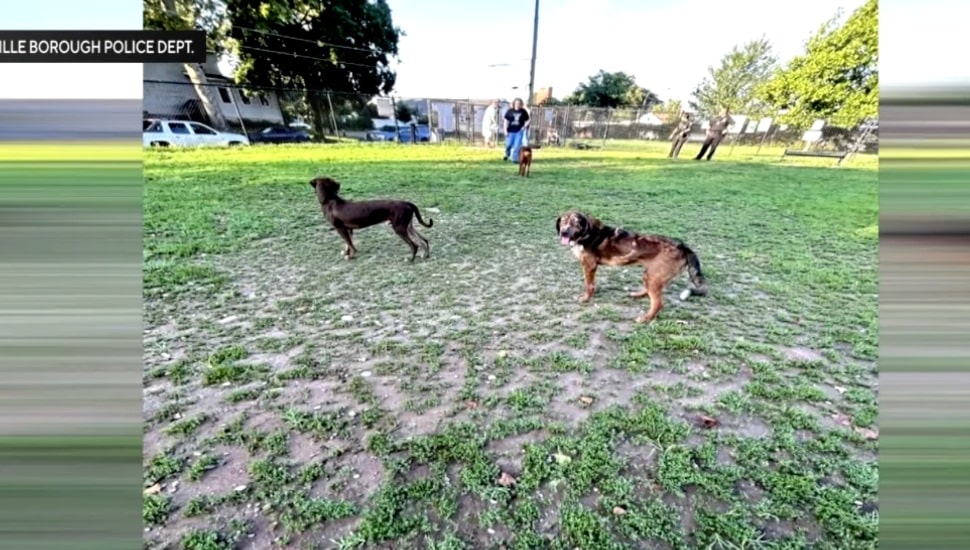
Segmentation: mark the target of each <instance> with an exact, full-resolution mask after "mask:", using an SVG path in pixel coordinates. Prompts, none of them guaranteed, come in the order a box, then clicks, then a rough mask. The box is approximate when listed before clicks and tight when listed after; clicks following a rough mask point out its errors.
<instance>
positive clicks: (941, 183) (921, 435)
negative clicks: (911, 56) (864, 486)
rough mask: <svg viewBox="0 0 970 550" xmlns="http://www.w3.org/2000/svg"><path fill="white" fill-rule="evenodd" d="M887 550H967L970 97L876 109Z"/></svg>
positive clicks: (939, 94) (890, 94)
mask: <svg viewBox="0 0 970 550" xmlns="http://www.w3.org/2000/svg"><path fill="white" fill-rule="evenodd" d="M879 184H880V185H879V195H880V196H879V201H880V202H879V209H880V210H879V216H880V251H879V255H880V257H879V260H880V263H879V269H880V294H881V299H880V310H879V324H880V363H879V364H880V368H881V371H882V372H881V375H880V386H881V388H880V389H881V392H880V426H881V438H880V503H881V516H880V531H881V533H880V542H881V544H880V547H882V548H965V547H967V545H968V544H970V542H968V541H970V521H968V519H970V518H968V512H970V471H968V470H970V469H968V468H967V466H966V464H967V457H968V455H970V453H968V451H970V437H967V436H968V435H970V421H968V420H967V413H966V412H965V411H966V409H967V403H968V396H970V369H968V360H967V358H968V357H970V344H968V342H967V338H966V337H967V333H968V330H967V329H968V327H970V271H968V264H970V261H968V260H970V86H967V87H962V88H960V87H951V88H939V87H938V88H925V87H924V88H909V89H903V88H896V89H884V90H883V92H882V95H881V100H880V166H879Z"/></svg>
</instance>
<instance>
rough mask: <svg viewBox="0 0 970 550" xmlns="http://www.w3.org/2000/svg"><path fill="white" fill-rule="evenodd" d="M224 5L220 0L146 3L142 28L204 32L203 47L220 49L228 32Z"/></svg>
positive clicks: (155, 0)
mask: <svg viewBox="0 0 970 550" xmlns="http://www.w3.org/2000/svg"><path fill="white" fill-rule="evenodd" d="M227 23H228V21H227V20H226V12H225V6H224V5H223V4H222V2H220V1H219V0H145V2H144V7H143V10H142V27H143V28H145V29H153V30H161V31H191V30H203V31H206V46H207V47H208V48H209V49H211V50H214V51H219V50H221V47H220V44H221V42H222V39H223V38H224V37H225V33H226V31H227V30H228V25H227Z"/></svg>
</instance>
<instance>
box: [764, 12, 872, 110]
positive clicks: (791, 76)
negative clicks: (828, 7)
mask: <svg viewBox="0 0 970 550" xmlns="http://www.w3.org/2000/svg"><path fill="white" fill-rule="evenodd" d="M839 19H841V18H840V16H839V15H836V17H834V18H832V19H831V20H829V21H828V22H826V23H825V24H823V25H822V27H821V28H820V29H819V30H818V32H816V33H815V35H814V36H812V37H811V38H810V39H809V41H808V43H807V45H806V48H805V53H804V54H802V55H800V56H798V57H796V58H794V59H792V60H791V62H790V63H788V65H787V66H786V67H785V68H783V69H780V70H778V71H777V72H776V73H775V75H774V77H773V78H772V79H771V80H770V81H768V82H767V83H765V85H764V86H762V87H761V89H760V90H759V94H760V96H761V97H762V98H763V99H764V101H766V102H767V103H769V104H771V105H772V106H774V107H775V108H777V109H779V110H781V109H784V110H786V112H785V113H784V114H782V115H780V116H779V117H778V119H779V121H780V122H783V123H785V124H790V125H792V126H795V127H797V128H807V127H808V126H810V125H811V124H812V121H814V120H816V119H825V120H827V121H828V122H829V123H830V124H832V125H835V126H840V127H843V128H853V127H855V126H856V125H858V124H859V123H861V122H863V121H864V120H865V119H867V118H872V117H875V116H876V115H877V113H878V112H879V71H878V59H879V21H878V20H879V4H878V2H877V0H868V1H867V2H866V3H865V4H864V5H863V6H861V7H860V8H859V9H857V10H856V11H855V12H853V13H852V15H850V16H849V18H848V19H846V20H845V21H844V22H843V23H842V24H841V25H839Z"/></svg>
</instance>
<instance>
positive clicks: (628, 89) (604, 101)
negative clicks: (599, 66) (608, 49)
mask: <svg viewBox="0 0 970 550" xmlns="http://www.w3.org/2000/svg"><path fill="white" fill-rule="evenodd" d="M565 103H568V104H571V105H586V106H588V107H612V108H616V107H627V108H644V109H650V108H651V107H653V106H654V105H656V104H658V103H660V98H658V97H657V94H655V93H653V92H651V91H650V90H648V89H646V88H642V87H640V86H638V85H637V81H636V79H635V78H633V76H632V75H628V74H626V73H624V72H615V73H608V72H606V71H602V70H601V71H600V72H598V73H596V74H595V75H593V76H591V77H589V80H587V81H586V82H584V83H582V84H580V85H579V86H578V87H577V88H576V90H575V91H574V92H573V93H572V94H570V95H569V97H567V98H566V100H565Z"/></svg>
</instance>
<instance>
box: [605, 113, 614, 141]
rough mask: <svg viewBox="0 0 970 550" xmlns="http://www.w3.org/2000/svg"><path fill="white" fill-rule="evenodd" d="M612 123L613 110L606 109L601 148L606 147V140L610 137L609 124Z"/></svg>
mask: <svg viewBox="0 0 970 550" xmlns="http://www.w3.org/2000/svg"><path fill="white" fill-rule="evenodd" d="M612 121H613V109H610V108H609V107H607V108H606V128H605V129H604V130H603V147H606V138H608V137H609V136H610V123H611V122H612Z"/></svg>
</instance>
